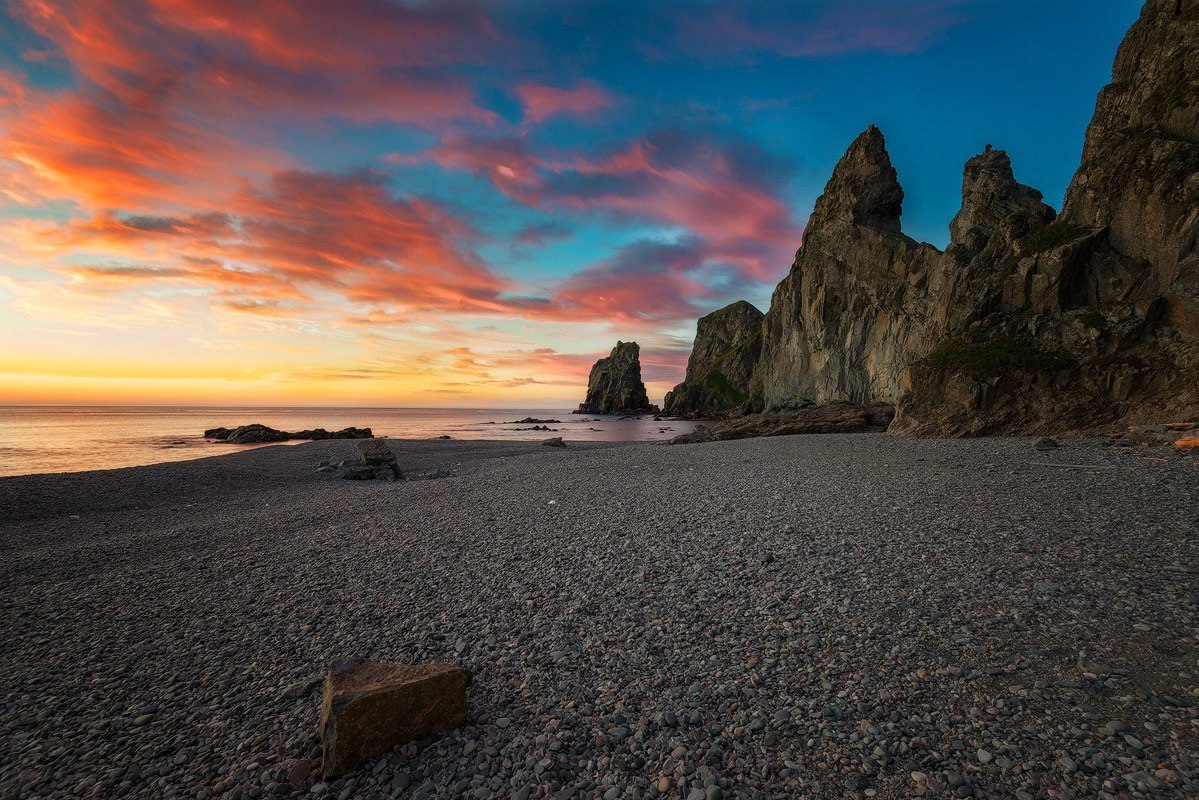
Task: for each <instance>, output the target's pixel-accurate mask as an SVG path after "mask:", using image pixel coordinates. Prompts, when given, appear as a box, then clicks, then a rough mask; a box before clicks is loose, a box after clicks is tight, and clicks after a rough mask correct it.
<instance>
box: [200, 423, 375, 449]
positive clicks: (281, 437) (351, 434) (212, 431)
mask: <svg viewBox="0 0 1199 800" xmlns="http://www.w3.org/2000/svg"><path fill="white" fill-rule="evenodd" d="M204 438H205V439H213V440H215V441H218V442H225V443H226V444H268V443H271V442H289V441H292V440H293V439H294V440H319V439H371V438H374V433H373V432H372V431H371V429H370V428H352V427H351V428H342V429H341V430H339V431H327V430H325V429H324V428H314V429H312V430H305V431H297V432H295V433H289V432H288V431H281V430H276V429H275V428H271V427H268V426H266V425H260V424H258V423H253V424H251V425H239V426H238V427H236V428H209V429H208V430H206V431H204Z"/></svg>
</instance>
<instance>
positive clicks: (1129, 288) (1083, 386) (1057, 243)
mask: <svg viewBox="0 0 1199 800" xmlns="http://www.w3.org/2000/svg"><path fill="white" fill-rule="evenodd" d="M1034 228H1035V226H1034ZM1011 238H1012V242H1011V243H1010V246H1009V247H1008V250H1009V254H1008V256H1007V257H1006V259H1004V260H1002V261H999V262H997V263H998V268H997V270H996V271H995V272H993V273H991V274H975V275H974V276H969V277H967V279H966V280H965V281H958V282H957V283H956V284H955V285H954V286H953V288H952V290H951V291H950V293H949V296H950V300H949V303H950V308H951V309H962V312H961V313H962V314H964V316H957V315H955V314H952V313H951V314H950V315H949V317H948V318H947V321H946V325H945V326H944V327H943V328H941V329H939V330H937V331H936V333H937V335H938V336H939V337H940V343H939V344H935V345H933V346H932V347H930V350H931V352H930V353H929V354H928V355H927V356H926V357H924V358H923V359H919V360H917V361H915V362H914V363H913V364H912V365H911V366H910V368H909V370H908V371H907V373H906V375H905V379H904V389H903V392H901V395H900V397H899V408H898V413H897V417H896V420H895V424H894V425H893V427H892V431H893V432H894V433H899V434H916V435H972V434H988V433H1009V432H1026V433H1041V432H1052V431H1059V430H1086V429H1096V428H1103V427H1108V426H1112V425H1115V424H1126V423H1137V422H1154V421H1166V420H1169V419H1172V418H1175V417H1193V416H1196V415H1199V380H1197V379H1196V375H1197V370H1199V252H1197V250H1196V240H1197V238H1199V0H1150V1H1149V2H1147V3H1146V4H1145V6H1144V9H1143V10H1142V13H1141V17H1140V19H1139V20H1138V21H1137V22H1136V23H1135V24H1134V25H1133V27H1132V28H1131V29H1130V30H1129V32H1128V35H1127V37H1126V38H1125V40H1124V43H1123V44H1122V45H1121V46H1120V50H1119V53H1118V54H1117V56H1116V62H1115V67H1114V69H1113V75H1112V83H1111V84H1110V85H1109V86H1107V87H1106V88H1104V89H1103V91H1102V92H1101V93H1100V95H1099V100H1098V102H1097V104H1096V108H1095V115H1094V118H1093V119H1092V122H1091V124H1090V126H1089V128H1088V130H1087V138H1086V144H1085V147H1084V151H1083V157H1082V164H1081V166H1080V168H1079V170H1078V173H1077V174H1076V175H1075V177H1074V180H1073V181H1072V183H1071V185H1070V189H1069V191H1068V192H1067V195H1066V202H1065V207H1064V209H1063V211H1062V214H1061V216H1060V217H1059V218H1058V219H1057V220H1056V221H1055V222H1053V224H1051V225H1050V226H1048V227H1046V228H1042V229H1039V230H1032V231H1031V232H1029V233H1025V234H1024V235H1019V234H1018V233H1017V235H1014V236H1012V237H1011ZM952 251H953V248H952V247H951V248H950V252H951V253H952ZM1000 253H1002V251H1000Z"/></svg>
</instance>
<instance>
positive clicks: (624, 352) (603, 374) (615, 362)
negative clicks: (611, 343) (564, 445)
mask: <svg viewBox="0 0 1199 800" xmlns="http://www.w3.org/2000/svg"><path fill="white" fill-rule="evenodd" d="M657 412H658V407H657V406H654V405H651V404H650V402H649V395H647V394H646V392H645V383H643V382H642V380H641V347H640V345H638V344H637V343H636V342H617V343H616V346H615V347H613V348H612V352H611V353H609V354H608V357H607V358H601V359H600V360H599V361H596V362H595V366H593V367H592V368H591V375H590V376H589V377H588V379H587V399H586V400H584V401H583V402H582V403H580V404H579V409H578V411H575V412H574V413H576V414H656V413H657Z"/></svg>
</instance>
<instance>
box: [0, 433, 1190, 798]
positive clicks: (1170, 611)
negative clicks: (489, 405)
mask: <svg viewBox="0 0 1199 800" xmlns="http://www.w3.org/2000/svg"><path fill="white" fill-rule="evenodd" d="M1032 441H1033V440H1031V439H1023V438H1012V439H986V440H952V441H951V440H907V439H896V438H891V437H888V436H886V435H882V434H878V435H875V434H855V435H828V436H802V437H780V438H771V439H750V440H743V441H731V442H715V443H708V444H697V445H683V446H667V445H663V444H659V443H654V444H646V443H626V444H616V443H575V442H569V441H568V442H567V445H568V446H567V447H565V448H549V447H542V446H540V445H539V444H537V443H532V442H477V441H476V442H461V441H454V440H451V441H413V440H405V441H400V440H391V441H390V444H391V447H392V449H393V450H394V452H395V453H396V455H397V457H398V461H399V464H400V466H401V467H402V468H403V469H404V470H405V472H408V473H410V474H418V475H419V474H430V475H439V476H440V475H448V477H439V478H437V479H426V480H414V481H399V482H395V483H384V482H382V481H342V480H337V479H336V478H333V477H332V476H330V475H327V474H321V473H318V472H317V471H316V466H317V465H318V463H320V462H321V461H322V460H328V459H336V458H346V457H350V456H351V455H352V453H353V445H352V443H350V442H340V441H329V442H315V443H311V444H302V445H296V446H290V447H264V448H260V449H256V450H252V451H245V452H239V453H234V454H228V455H222V456H218V457H214V458H206V459H200V460H195V461H189V462H182V463H174V464H160V465H153V466H144V467H135V468H129V469H119V470H108V471H96V472H83V473H72V474H61V475H34V476H23V477H10V478H3V479H0V547H3V550H4V558H3V560H2V564H3V566H0V580H2V581H3V584H4V586H5V591H4V592H3V595H2V599H0V612H2V618H3V621H4V631H5V636H4V642H3V646H2V647H0V653H2V656H3V657H2V660H0V666H2V669H0V682H2V686H3V693H2V695H3V714H2V715H0V796H3V797H5V798H75V797H79V798H97V797H100V798H108V797H136V798H142V797H147V798H149V797H153V798H197V799H198V800H207V799H208V798H260V797H290V798H340V800H348V798H356V797H361V798H480V800H481V799H482V798H490V797H498V798H510V797H511V798H529V797H534V798H547V797H554V798H580V799H582V798H605V800H616V798H657V797H669V798H686V800H718V799H719V798H742V797H743V798H775V797H777V798H784V797H810V798H866V797H879V798H908V797H921V796H922V797H977V798H1019V800H1029V799H1030V798H1038V799H1039V798H1046V797H1061V798H1082V797H1087V798H1102V799H1103V800H1114V799H1115V798H1194V797H1197V796H1199V648H1197V646H1196V637H1197V636H1199V522H1197V521H1199V458H1196V457H1194V456H1187V455H1183V454H1179V453H1175V452H1174V451H1173V450H1172V449H1170V448H1160V447H1158V448H1127V449H1113V448H1105V447H1101V446H1100V443H1099V441H1098V440H1091V439H1067V440H1064V442H1063V446H1062V447H1060V448H1057V449H1055V450H1053V451H1050V452H1039V451H1036V450H1034V449H1033V446H1032ZM351 655H360V656H366V657H369V658H371V659H374V660H378V661H383V662H392V663H423V662H450V663H454V664H458V665H461V666H462V667H464V668H465V669H467V670H469V671H470V673H471V674H472V676H473V682H472V684H471V686H470V687H469V693H468V700H469V720H468V723H467V725H466V726H465V727H462V728H460V729H458V730H456V731H453V732H450V733H448V734H446V735H444V736H441V737H438V738H436V739H430V740H424V741H421V742H416V743H413V744H410V745H407V746H405V747H402V748H399V749H397V750H396V751H394V752H392V753H390V754H389V755H387V756H385V757H382V758H379V759H376V760H373V761H370V762H367V763H365V764H363V765H361V767H360V768H359V769H358V770H357V771H356V772H355V773H353V774H351V775H349V776H344V777H341V778H338V779H336V780H330V781H328V782H326V781H324V780H322V779H321V777H320V769H319V765H320V753H321V751H320V742H319V739H318V736H317V706H318V703H319V702H320V695H321V686H320V685H321V680H322V675H323V670H324V668H325V667H326V665H327V664H329V663H330V662H331V661H332V660H334V659H337V658H341V657H346V656H351Z"/></svg>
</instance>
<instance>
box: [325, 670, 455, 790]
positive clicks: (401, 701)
mask: <svg viewBox="0 0 1199 800" xmlns="http://www.w3.org/2000/svg"><path fill="white" fill-rule="evenodd" d="M469 683H470V676H469V674H468V673H467V672H466V671H465V670H463V669H461V668H460V667H457V666H455V665H453V664H380V663H377V662H374V661H368V660H366V659H358V658H354V659H344V660H339V661H334V662H333V664H331V665H330V667H329V673H328V676H327V677H326V678H325V695H324V702H323V704H322V706H321V720H320V731H321V747H322V749H323V752H324V763H323V765H322V768H321V770H322V773H323V774H324V776H325V777H326V778H330V777H335V776H337V775H344V774H345V773H347V772H351V771H352V770H353V769H354V768H355V767H356V766H357V765H358V764H359V763H360V762H361V761H363V760H365V759H368V758H373V757H375V756H379V755H382V754H383V753H386V752H388V751H389V750H391V749H392V748H394V747H397V746H400V745H404V744H408V743H409V742H412V741H415V740H418V739H424V738H427V737H431V736H434V735H436V734H438V733H443V732H445V731H448V730H452V729H454V728H457V727H460V726H461V725H463V724H465V723H466V687H467V685H468V684H469Z"/></svg>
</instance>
